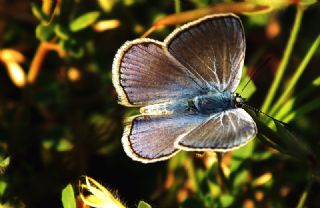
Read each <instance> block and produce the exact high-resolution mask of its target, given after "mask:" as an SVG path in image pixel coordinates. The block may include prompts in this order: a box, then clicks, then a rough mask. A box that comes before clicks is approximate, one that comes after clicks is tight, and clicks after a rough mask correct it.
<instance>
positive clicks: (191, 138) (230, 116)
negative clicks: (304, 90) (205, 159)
mask: <svg viewBox="0 0 320 208" xmlns="http://www.w3.org/2000/svg"><path fill="white" fill-rule="evenodd" d="M245 47H246V44H245V36H244V30H243V27H242V23H241V20H240V19H239V18H238V17H237V16H235V15H233V14H222V15H210V16H206V17H204V18H201V19H199V20H196V21H193V22H190V23H187V24H185V25H183V26H181V27H180V28H177V29H175V30H174V31H173V32H172V33H171V34H170V35H169V36H168V37H167V38H166V39H165V40H164V41H163V42H160V41H156V40H153V39H149V38H140V39H136V40H133V41H128V42H126V43H125V44H124V45H123V46H122V47H121V48H120V49H119V50H118V52H117V54H116V56H115V58H114V61H113V66H112V80H113V84H114V87H115V89H116V91H117V93H118V98H119V103H120V104H121V105H124V106H128V107H139V108H140V112H141V114H140V115H136V116H133V117H130V118H128V119H126V120H125V128H124V133H123V137H122V144H123V147H124V150H125V152H126V153H127V155H128V156H129V157H131V158H132V159H133V160H137V161H140V162H143V163H149V162H156V161H160V160H165V159H168V158H170V157H172V156H173V155H174V154H176V153H177V152H179V151H180V150H187V151H221V152H223V151H229V150H232V149H235V148H238V147H240V146H242V145H244V144H246V143H247V142H248V141H249V140H250V139H251V138H253V137H254V136H255V135H256V133H257V127H256V123H255V122H254V121H253V119H252V118H251V116H250V115H249V114H248V113H247V112H246V111H245V110H243V109H242V108H240V107H241V104H242V103H243V99H242V98H241V96H240V95H238V94H236V93H234V92H235V90H236V88H237V87H238V85H239V82H240V78H241V73H242V67H243V62H244V56H245Z"/></svg>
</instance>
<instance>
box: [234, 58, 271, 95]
mask: <svg viewBox="0 0 320 208" xmlns="http://www.w3.org/2000/svg"><path fill="white" fill-rule="evenodd" d="M271 58H272V57H271V55H269V56H268V57H267V58H265V59H264V61H263V62H262V63H261V64H260V65H259V66H258V67H257V69H256V70H253V72H252V74H250V75H249V80H248V81H247V83H246V84H245V85H244V87H243V88H242V90H241V92H240V95H241V94H242V93H243V91H244V90H245V89H246V87H247V86H248V84H249V83H250V82H251V81H252V79H254V78H255V76H256V75H257V73H258V71H260V70H261V69H262V68H263V67H264V66H265V65H266V64H267V63H268V62H270V60H271Z"/></svg>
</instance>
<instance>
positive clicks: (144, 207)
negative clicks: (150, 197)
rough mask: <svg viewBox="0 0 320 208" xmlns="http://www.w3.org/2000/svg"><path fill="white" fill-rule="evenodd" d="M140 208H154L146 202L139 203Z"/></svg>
mask: <svg viewBox="0 0 320 208" xmlns="http://www.w3.org/2000/svg"><path fill="white" fill-rule="evenodd" d="M138 208H152V206H151V205H150V204H148V203H147V202H145V201H139V204H138Z"/></svg>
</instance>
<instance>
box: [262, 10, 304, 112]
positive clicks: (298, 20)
mask: <svg viewBox="0 0 320 208" xmlns="http://www.w3.org/2000/svg"><path fill="white" fill-rule="evenodd" d="M303 11H304V7H299V6H298V7H297V13H296V17H295V20H294V23H293V28H292V31H291V34H290V37H289V40H288V43H287V46H286V49H285V51H284V54H283V57H282V59H281V62H280V65H279V67H278V70H277V73H276V76H275V78H274V80H273V82H272V85H271V88H270V89H269V92H268V94H267V97H266V99H265V101H264V103H263V105H262V108H261V110H262V111H263V112H268V110H269V107H270V105H271V103H272V101H273V99H274V96H275V94H276V91H277V89H278V88H279V85H280V82H281V80H282V77H283V74H284V72H285V70H286V67H287V65H288V62H289V58H290V56H291V53H292V49H293V46H294V44H295V42H296V39H297V35H298V32H299V28H300V25H301V20H302V16H303Z"/></svg>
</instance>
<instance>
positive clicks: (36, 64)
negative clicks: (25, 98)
mask: <svg viewBox="0 0 320 208" xmlns="http://www.w3.org/2000/svg"><path fill="white" fill-rule="evenodd" d="M49 51H56V52H57V53H58V54H59V56H60V57H63V56H64V55H65V54H64V51H63V50H62V49H61V48H60V47H59V46H58V45H57V44H55V43H50V42H41V43H40V45H39V47H38V49H37V51H36V53H35V55H34V57H33V59H32V62H31V65H30V69H29V72H28V76H27V81H28V83H29V84H32V83H34V82H35V80H36V79H37V77H38V75H39V73H40V71H41V69H42V63H43V61H44V59H45V57H46V55H47V53H48V52H49Z"/></svg>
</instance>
